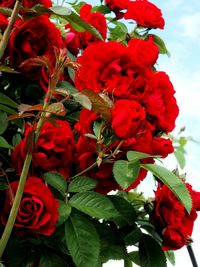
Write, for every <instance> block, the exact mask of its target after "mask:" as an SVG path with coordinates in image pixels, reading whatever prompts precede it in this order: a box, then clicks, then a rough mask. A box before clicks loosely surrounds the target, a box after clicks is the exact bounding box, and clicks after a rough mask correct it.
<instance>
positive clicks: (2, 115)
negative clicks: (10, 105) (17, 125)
mask: <svg viewBox="0 0 200 267" xmlns="http://www.w3.org/2000/svg"><path fill="white" fill-rule="evenodd" d="M7 117H8V116H7V114H6V112H3V111H0V134H3V133H4V132H5V130H6V129H7V126H8V123H7V122H6V119H7Z"/></svg>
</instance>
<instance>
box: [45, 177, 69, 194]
mask: <svg viewBox="0 0 200 267" xmlns="http://www.w3.org/2000/svg"><path fill="white" fill-rule="evenodd" d="M44 179H45V180H46V181H47V183H48V184H50V185H51V186H52V187H53V188H55V189H56V190H57V191H58V192H60V194H61V195H62V196H64V195H65V192H66V188H67V182H66V180H65V178H64V177H63V176H62V175H61V174H59V173H57V172H47V173H45V174H44Z"/></svg>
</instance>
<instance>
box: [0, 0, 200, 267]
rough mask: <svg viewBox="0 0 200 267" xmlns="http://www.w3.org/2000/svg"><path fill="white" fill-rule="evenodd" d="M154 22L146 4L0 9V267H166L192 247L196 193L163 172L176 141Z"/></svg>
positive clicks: (143, 0) (6, 4) (174, 110)
mask: <svg viewBox="0 0 200 267" xmlns="http://www.w3.org/2000/svg"><path fill="white" fill-rule="evenodd" d="M63 3H64V1H63ZM14 5H15V8H14V11H12V10H11V9H12V8H13V7H14ZM10 8H11V9H10ZM17 10H19V14H17V13H18V12H17ZM11 12H13V13H12V15H13V16H12V18H16V19H15V21H14V22H13V20H12V18H10V14H11ZM113 12H114V14H113ZM121 18H125V19H123V20H120V19H121ZM128 19H130V21H127V20H128ZM12 22H13V23H12ZM128 22H131V23H130V24H129V25H128V24H127V23H128ZM132 24H134V25H133V28H132V29H131V27H132ZM164 24H165V21H164V18H163V16H162V12H161V10H160V9H159V8H158V7H156V6H155V5H154V4H153V3H151V2H149V1H147V0H136V1H129V0H122V1H119V0H105V3H102V4H101V5H100V6H92V5H90V4H88V3H84V2H80V3H78V2H77V1H75V2H74V3H71V4H69V6H56V5H55V3H53V2H51V1H50V0H40V1H39V0H32V1H27V0H23V1H12V0H6V1H1V0H0V33H1V34H0V38H2V39H1V42H0V58H1V62H0V149H1V151H0V233H1V234H2V237H1V239H0V260H1V262H2V264H0V265H3V266H4V267H22V266H26V267H33V266H35V267H36V266H43V267H45V266H48V267H58V266H63V267H75V266H77V267H94V266H95V267H97V266H98V267H102V266H103V264H104V263H105V262H107V261H109V260H110V259H113V260H119V259H122V260H124V266H130V267H131V266H132V263H136V264H138V265H140V266H159V267H166V257H167V255H170V259H171V261H173V255H172V256H171V254H173V253H172V251H170V252H168V253H164V252H165V251H166V250H176V249H179V248H181V247H182V246H185V245H188V244H191V242H192V238H191V235H192V230H193V225H194V221H195V219H196V217H197V211H199V210H200V193H199V192H197V191H195V190H193V189H192V187H191V186H190V185H189V184H188V183H185V181H184V180H183V179H182V178H180V175H179V174H178V173H177V172H176V174H175V173H174V172H171V171H169V170H168V169H166V168H164V167H163V164H162V161H163V158H165V157H167V156H168V154H170V153H173V152H175V154H174V155H175V156H176V157H177V158H178V156H179V158H178V163H179V165H180V168H183V167H184V161H185V159H184V153H185V149H184V145H185V144H186V142H187V139H186V138H185V137H183V136H179V135H178V137H174V136H173V134H172V133H171V132H172V131H173V129H174V128H175V124H176V119H177V116H178V114H179V108H178V105H177V102H176V98H175V90H174V87H173V85H172V83H171V81H170V78H169V77H168V75H167V74H166V73H165V72H164V71H161V70H157V65H158V60H159V55H160V54H161V53H162V54H166V55H169V52H168V50H167V48H166V45H165V44H164V41H163V40H162V39H161V38H160V37H159V36H157V35H156V34H152V33H151V29H156V28H159V29H163V28H164ZM7 25H9V27H7ZM127 25H128V27H127ZM1 35H2V36H1ZM180 132H182V130H181V131H180ZM160 162H161V164H160ZM148 172H151V173H152V174H153V181H154V183H152V184H155V187H156V188H157V190H156V192H155V198H153V199H152V198H150V199H146V196H144V195H143V194H142V192H140V190H139V189H138V188H137V187H138V185H139V184H140V183H141V182H142V181H143V180H144V179H145V177H146V176H147V173H148ZM169 188H170V189H169ZM132 189H135V190H132ZM133 246H134V251H131V252H128V251H129V250H128V249H127V248H132V247H133ZM147 255H148V256H147ZM155 255H156V257H155Z"/></svg>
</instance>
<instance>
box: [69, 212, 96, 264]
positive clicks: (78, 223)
mask: <svg viewBox="0 0 200 267" xmlns="http://www.w3.org/2000/svg"><path fill="white" fill-rule="evenodd" d="M65 237H66V242H67V247H68V249H69V251H70V254H71V256H72V259H73V261H74V263H75V264H76V266H77V267H94V266H95V265H96V264H97V262H98V259H99V253H100V240H99V236H98V234H97V231H96V229H95V227H94V225H93V224H92V223H91V222H90V221H89V220H88V219H86V218H85V217H83V216H81V215H80V214H72V215H71V216H70V217H69V219H68V220H67V221H66V223H65Z"/></svg>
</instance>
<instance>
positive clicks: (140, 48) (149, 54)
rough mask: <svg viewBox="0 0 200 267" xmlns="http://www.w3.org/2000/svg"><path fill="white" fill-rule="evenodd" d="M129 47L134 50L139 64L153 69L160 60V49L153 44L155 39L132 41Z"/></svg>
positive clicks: (150, 37)
mask: <svg viewBox="0 0 200 267" xmlns="http://www.w3.org/2000/svg"><path fill="white" fill-rule="evenodd" d="M128 46H129V47H131V48H133V50H134V55H135V61H136V62H137V63H138V64H143V65H144V66H146V67H152V66H153V65H154V64H155V63H156V60H157V59H158V54H159V49H158V46H157V45H156V44H155V43H154V42H153V37H152V36H149V39H148V40H142V39H137V38H134V39H131V40H130V41H129V42H128Z"/></svg>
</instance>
